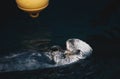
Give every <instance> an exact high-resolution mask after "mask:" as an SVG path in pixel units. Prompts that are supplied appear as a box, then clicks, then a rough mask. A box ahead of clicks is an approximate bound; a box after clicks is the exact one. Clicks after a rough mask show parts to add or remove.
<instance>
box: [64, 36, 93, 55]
mask: <svg viewBox="0 0 120 79" xmlns="http://www.w3.org/2000/svg"><path fill="white" fill-rule="evenodd" d="M66 49H67V50H68V51H70V52H71V53H76V52H77V53H80V54H82V55H84V56H85V55H88V54H90V53H92V48H91V47H90V46H89V45H88V44H87V43H86V42H84V41H82V40H80V39H75V38H73V39H68V40H67V41H66Z"/></svg>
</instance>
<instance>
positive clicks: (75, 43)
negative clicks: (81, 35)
mask: <svg viewBox="0 0 120 79" xmlns="http://www.w3.org/2000/svg"><path fill="white" fill-rule="evenodd" d="M79 44H80V41H79V39H68V40H67V42H66V48H67V50H69V51H71V52H72V51H76V50H79V51H80V49H79V48H78V47H79Z"/></svg>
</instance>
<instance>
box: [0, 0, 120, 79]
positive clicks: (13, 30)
mask: <svg viewBox="0 0 120 79" xmlns="http://www.w3.org/2000/svg"><path fill="white" fill-rule="evenodd" d="M63 2H64V4H63V5H61V3H63ZM78 2H79V1H78ZM82 2H83V3H84V4H85V3H86V2H84V1H81V3H80V4H81V5H80V6H79V7H78V4H79V3H76V4H77V5H75V6H74V7H71V8H70V6H71V4H72V0H71V1H70V4H68V5H67V6H66V3H67V1H62V0H61V1H58V2H57V1H55V2H54V3H52V2H51V5H50V6H49V7H48V8H47V9H46V10H44V11H43V12H42V13H41V15H40V17H39V18H36V19H32V18H30V17H29V16H28V15H27V14H26V13H24V12H22V11H19V10H18V9H15V10H16V14H15V15H11V16H9V17H8V18H7V19H5V21H4V22H3V23H2V24H1V27H2V29H0V36H1V37H0V58H2V57H4V56H8V55H11V54H12V55H14V54H16V53H20V54H21V53H23V51H24V50H37V51H46V50H48V49H49V48H50V47H51V46H53V45H59V46H61V48H62V49H66V48H65V41H66V40H67V39H69V38H79V39H81V40H83V41H85V42H87V43H88V44H89V45H90V46H91V47H92V48H93V54H92V56H91V57H90V58H88V59H85V60H81V61H80V62H78V63H75V64H72V65H69V66H62V67H56V68H47V69H42V70H41V69H36V70H27V71H16V72H5V73H3V72H2V73H0V79H120V76H119V73H120V55H119V53H120V48H119V47H120V46H119V44H120V27H119V26H120V24H119V18H120V16H119V14H120V12H119V10H118V12H113V14H112V15H111V16H110V17H109V18H108V20H107V19H105V20H106V21H105V23H106V24H99V23H100V22H101V20H99V18H98V17H100V16H98V15H97V14H99V11H100V10H101V9H102V8H103V7H105V6H103V5H102V1H101V4H99V2H98V4H99V5H97V4H94V5H93V6H90V5H91V4H92V2H91V4H86V5H84V4H83V3H82ZM106 2H107V0H106ZM58 5H59V6H58ZM60 5H61V6H60ZM100 5H102V6H100ZM88 6H89V7H88ZM95 6H96V7H97V9H96V10H95ZM76 7H77V8H76ZM71 9H72V10H71ZM94 19H95V21H98V24H97V22H95V24H94V22H93V24H92V21H94ZM0 62H1V61H0Z"/></svg>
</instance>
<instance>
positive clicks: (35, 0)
mask: <svg viewBox="0 0 120 79" xmlns="http://www.w3.org/2000/svg"><path fill="white" fill-rule="evenodd" d="M16 3H17V5H18V8H20V9H21V10H23V11H25V12H28V13H29V15H30V16H31V17H32V18H37V17H38V16H39V12H40V11H42V10H43V9H45V8H46V7H47V6H48V4H49V0H16Z"/></svg>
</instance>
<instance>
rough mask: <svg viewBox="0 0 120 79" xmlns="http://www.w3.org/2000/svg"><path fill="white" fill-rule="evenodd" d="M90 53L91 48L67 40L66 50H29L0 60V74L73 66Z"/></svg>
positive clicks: (55, 48)
mask: <svg viewBox="0 0 120 79" xmlns="http://www.w3.org/2000/svg"><path fill="white" fill-rule="evenodd" d="M91 53H92V48H91V47H90V46H89V45H88V44H87V43H85V42H84V41H82V40H79V39H68V40H67V41H66V50H63V49H61V47H60V46H52V47H51V48H50V51H46V52H37V51H36V50H32V51H31V50H29V51H25V52H22V53H19V54H14V55H11V56H5V57H4V58H1V59H0V72H9V71H23V70H34V69H44V68H50V67H57V66H63V65H69V64H73V63H75V62H78V61H80V60H81V59H85V58H86V57H88V56H90V54H91Z"/></svg>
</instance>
